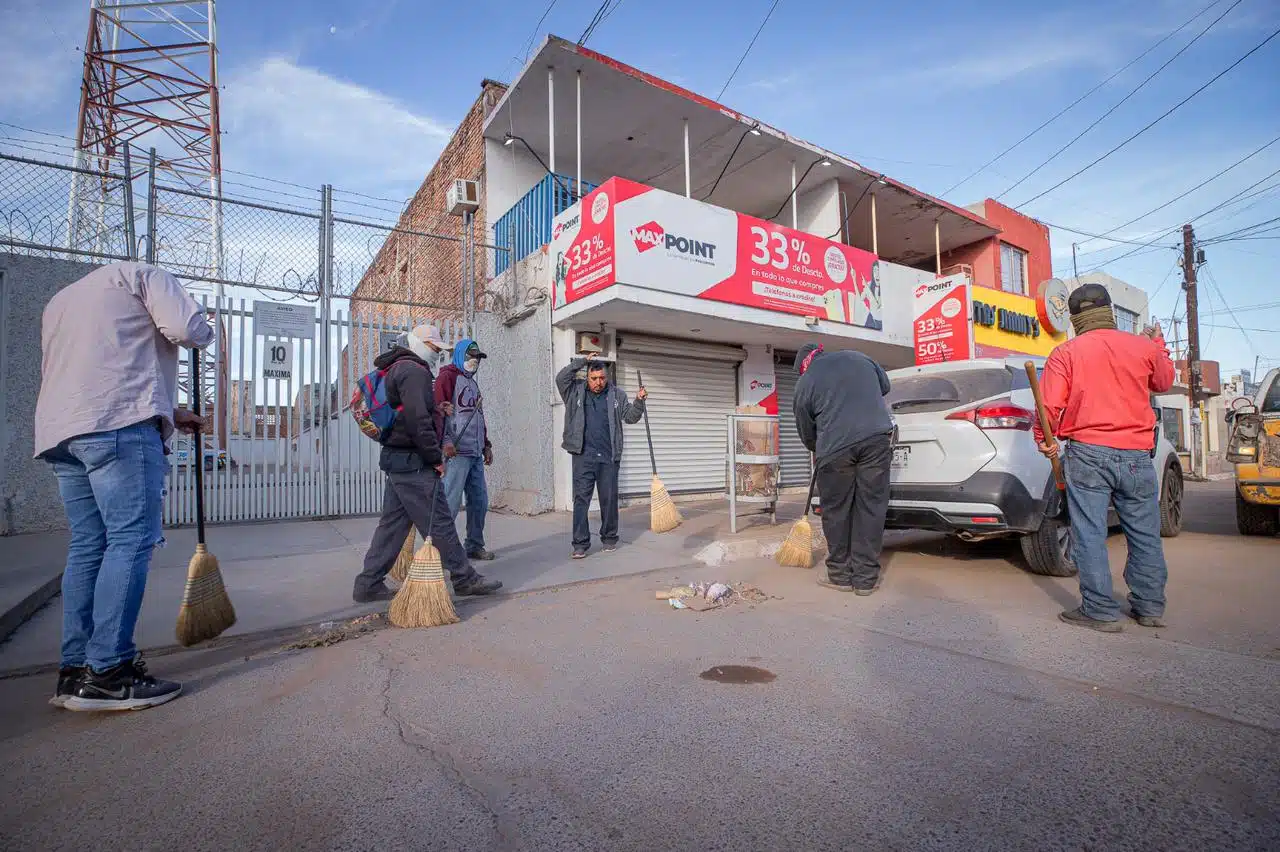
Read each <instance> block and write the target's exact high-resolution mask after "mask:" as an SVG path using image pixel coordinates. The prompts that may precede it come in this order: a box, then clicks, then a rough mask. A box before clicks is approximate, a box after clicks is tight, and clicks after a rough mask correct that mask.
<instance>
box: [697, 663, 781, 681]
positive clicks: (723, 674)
mask: <svg viewBox="0 0 1280 852" xmlns="http://www.w3.org/2000/svg"><path fill="white" fill-rule="evenodd" d="M698 677H700V678H702V679H703V680H712V681H715V682H716V683H769V682H771V681H773V680H776V679H777V677H778V676H777V675H776V674H774V673H773V672H771V671H769V670H768V669H761V668H757V667H756V666H712V667H711V668H709V669H707V670H706V671H705V672H703V673H702V674H700V675H698Z"/></svg>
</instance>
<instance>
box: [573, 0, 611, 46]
mask: <svg viewBox="0 0 1280 852" xmlns="http://www.w3.org/2000/svg"><path fill="white" fill-rule="evenodd" d="M608 5H609V0H604V2H603V3H601V4H600V8H598V9H596V13H595V15H593V16H592V17H591V22H590V23H588V24H587V28H586V29H585V30H583V31H582V35H580V36H578V46H579V47H581V46H582V45H584V44H586V43H587V39H589V38H591V33H593V32H594V31H595V28H596V27H597V26H598V25H599V24H600V18H601V17H602V16H603V15H604V10H605V9H606V8H607V7H608Z"/></svg>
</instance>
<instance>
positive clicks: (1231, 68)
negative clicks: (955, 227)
mask: <svg viewBox="0 0 1280 852" xmlns="http://www.w3.org/2000/svg"><path fill="white" fill-rule="evenodd" d="M1278 35H1280V29H1277V30H1275V31H1273V32H1272V33H1271V35H1269V36H1267V37H1266V38H1264V39H1263V40H1262V41H1261V42H1259V43H1258V44H1257V45H1255V46H1254V47H1253V48H1252V49H1251V50H1250V51H1249V52H1248V53H1246V54H1245V55H1244V56H1241V57H1240V58H1239V59H1237V60H1236V61H1235V62H1232V63H1231V64H1230V65H1228V66H1227V67H1226V68H1224V69H1223V70H1221V71H1219V72H1218V73H1217V74H1216V75H1214V77H1213V78H1212V79H1211V80H1209V81H1208V82H1207V83H1205V84H1204V85H1202V86H1201V87H1200V88H1198V89H1196V90H1195V91H1194V92H1192V93H1191V94H1189V95H1187V96H1186V97H1185V98H1183V99H1182V100H1180V101H1178V102H1177V103H1176V104H1174V105H1173V106H1171V107H1170V108H1169V109H1168V110H1166V111H1165V112H1164V113H1163V114H1162V115H1160V116H1159V117H1158V118H1156V119H1155V120H1154V121H1152V122H1150V123H1149V124H1147V125H1146V126H1145V127H1143V128H1142V129H1141V130H1139V131H1138V132H1137V133H1134V134H1133V135H1132V136H1130V137H1129V138H1128V139H1125V140H1124V141H1123V142H1121V143H1120V144H1119V145H1116V146H1115V147H1114V148H1112V149H1111V150H1110V151H1108V152H1107V153H1105V154H1103V155H1102V156H1101V157H1098V158H1097V159H1096V160H1094V161H1093V162H1091V163H1089V165H1087V166H1085V167H1084V168H1082V169H1079V170H1077V171H1075V172H1073V173H1071V174H1070V175H1068V176H1067V177H1065V178H1063V179H1062V180H1060V181H1058V182H1057V183H1055V184H1054V185H1053V186H1051V187H1049V188H1048V189H1046V190H1044V191H1043V192H1040V193H1037V194H1036V195H1033V196H1031V197H1030V198H1028V199H1027V200H1026V201H1024V202H1022V203H1021V204H1019V205H1017V208H1018V209H1021V208H1023V207H1026V206H1027V205H1028V204H1030V203H1032V202H1033V201H1037V200H1039V199H1041V198H1044V197H1045V196H1046V195H1048V194H1049V193H1051V192H1053V191H1054V190H1055V189H1058V188H1059V187H1060V186H1062V185H1063V184H1065V183H1068V182H1069V181H1072V180H1075V179H1076V178H1078V177H1080V175H1082V174H1084V173H1085V172H1087V171H1089V169H1092V168H1093V167H1094V166H1096V165H1098V163H1101V162H1102V161H1103V160H1105V159H1107V158H1108V157H1110V156H1111V155H1112V154H1114V153H1115V152H1116V151H1119V150H1120V149H1121V148H1123V147H1125V146H1126V145H1128V144H1129V143H1130V142H1132V141H1133V140H1135V139H1137V138H1138V137H1139V136H1141V135H1142V134H1144V133H1146V132H1147V131H1148V130H1150V129H1151V128H1153V127H1155V126H1156V125H1157V124H1159V123H1160V122H1162V121H1164V120H1165V119H1166V118H1168V117H1169V116H1171V115H1173V114H1174V113H1175V112H1177V111H1178V110H1179V109H1180V108H1182V107H1183V106H1185V105H1186V104H1187V103H1188V102H1190V101H1191V99H1192V98H1194V97H1195V96H1196V95H1198V94H1200V93H1201V92H1203V91H1204V90H1205V89H1207V88H1209V87H1210V86H1212V85H1213V84H1214V83H1216V82H1218V81H1219V80H1221V79H1222V78H1223V77H1225V76H1226V75H1227V74H1229V73H1230V72H1231V71H1234V70H1235V68H1236V67H1237V66H1238V65H1240V64H1241V63H1242V62H1244V61H1245V60H1246V59H1248V58H1249V57H1250V56H1253V54H1255V53H1257V52H1258V51H1259V50H1261V49H1262V48H1264V47H1266V46H1267V44H1269V43H1270V42H1271V40H1272V39H1274V38H1275V37H1276V36H1278Z"/></svg>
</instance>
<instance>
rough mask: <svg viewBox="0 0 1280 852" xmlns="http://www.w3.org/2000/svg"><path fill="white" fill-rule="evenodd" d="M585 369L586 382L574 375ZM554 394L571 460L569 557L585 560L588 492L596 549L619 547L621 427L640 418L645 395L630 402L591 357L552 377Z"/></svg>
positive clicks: (641, 392)
mask: <svg viewBox="0 0 1280 852" xmlns="http://www.w3.org/2000/svg"><path fill="white" fill-rule="evenodd" d="M583 367H586V368H587V378H586V380H585V381H583V380H582V379H580V378H578V372H579V371H580V370H581V369H582V368H583ZM556 389H557V390H559V391H560V396H561V398H563V399H564V409H565V410H564V440H563V442H562V444H561V446H563V447H564V448H565V450H566V451H568V453H569V455H570V456H572V457H573V558H574V559H582V558H584V557H586V555H587V551H588V550H589V549H590V548H591V526H590V524H589V522H588V520H587V510H588V509H589V508H590V507H591V493H592V491H595V493H596V495H597V496H598V497H599V498H600V544H601V545H602V546H603V547H604V550H605V552H606V553H608V552H610V551H613V550H616V549H617V547H618V471H619V468H620V467H621V465H622V424H623V423H635V422H637V421H638V420H639V419H640V418H641V417H642V416H643V415H644V401H645V399H646V398H647V397H648V395H649V394H648V392H647V391H645V389H644V388H640V390H639V391H637V392H636V399H635V402H629V401H628V400H627V395H626V393H624V392H623V390H622V388H620V387H618V386H616V385H612V384H610V383H609V374H608V371H607V370H606V369H605V365H604V364H602V363H600V362H598V361H596V360H595V356H594V355H588V356H587V357H585V358H574V359H573V360H572V361H570V362H569V366H567V367H565V368H564V369H563V370H561V371H560V372H559V373H557V374H556Z"/></svg>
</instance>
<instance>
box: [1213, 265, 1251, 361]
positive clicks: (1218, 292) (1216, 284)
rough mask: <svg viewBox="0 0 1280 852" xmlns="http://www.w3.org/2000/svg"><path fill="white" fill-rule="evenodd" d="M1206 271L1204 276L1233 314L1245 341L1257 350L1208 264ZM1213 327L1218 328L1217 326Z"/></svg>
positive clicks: (1225, 306)
mask: <svg viewBox="0 0 1280 852" xmlns="http://www.w3.org/2000/svg"><path fill="white" fill-rule="evenodd" d="M1204 272H1205V275H1204V277H1205V278H1206V279H1208V281H1209V284H1210V286H1212V287H1213V291H1214V292H1215V293H1217V294H1218V299H1219V300H1220V301H1221V302H1222V306H1223V307H1224V308H1226V309H1227V313H1229V314H1231V320H1232V321H1233V322H1234V323H1235V324H1236V328H1238V329H1240V334H1241V335H1243V336H1244V339H1245V342H1246V343H1248V344H1249V348H1250V349H1251V350H1253V351H1255V352H1256V351H1257V349H1258V347H1256V346H1254V345H1253V340H1252V339H1251V338H1250V337H1249V333H1248V332H1247V331H1245V329H1244V326H1243V325H1241V324H1240V318H1239V317H1237V316H1236V312H1235V311H1233V310H1231V305H1230V304H1228V303H1227V297H1226V296H1224V295H1222V288H1221V287H1219V286H1218V280H1217V279H1216V278H1215V277H1214V275H1213V270H1212V269H1210V268H1209V267H1208V266H1207V265H1206V266H1205V268H1204ZM1201 325H1204V323H1201ZM1211 327H1213V328H1216V326H1211Z"/></svg>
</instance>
